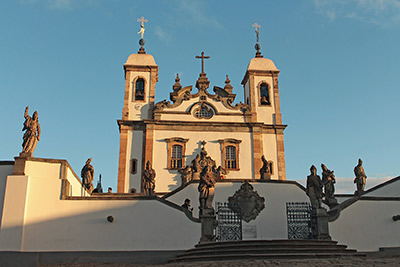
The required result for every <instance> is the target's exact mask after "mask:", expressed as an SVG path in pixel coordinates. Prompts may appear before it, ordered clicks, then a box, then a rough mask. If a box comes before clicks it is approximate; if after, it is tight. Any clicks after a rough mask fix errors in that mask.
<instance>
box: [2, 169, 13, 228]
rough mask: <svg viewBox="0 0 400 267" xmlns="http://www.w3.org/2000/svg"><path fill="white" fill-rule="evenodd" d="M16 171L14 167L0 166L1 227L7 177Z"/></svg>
mask: <svg viewBox="0 0 400 267" xmlns="http://www.w3.org/2000/svg"><path fill="white" fill-rule="evenodd" d="M13 171H14V165H13V164H9V165H0V227H1V218H2V215H3V204H4V193H5V189H6V183H7V176H8V175H10V174H12V173H13Z"/></svg>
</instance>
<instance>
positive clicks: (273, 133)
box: [118, 49, 286, 193]
mask: <svg viewBox="0 0 400 267" xmlns="http://www.w3.org/2000/svg"><path fill="white" fill-rule="evenodd" d="M197 58H200V59H201V60H202V71H201V73H200V75H199V78H198V80H197V81H196V84H195V86H182V85H181V84H180V79H179V76H178V75H177V77H176V79H175V84H174V85H173V86H172V92H171V93H170V101H167V100H163V101H161V102H158V103H155V93H156V85H157V81H158V66H157V64H156V63H155V60H154V58H153V56H151V55H149V54H146V52H145V51H144V49H141V50H139V52H138V53H137V54H132V55H130V56H129V58H128V60H127V61H126V63H125V64H124V69H125V94H124V105H123V110H122V119H121V120H118V125H119V130H120V153H119V169H118V192H119V193H127V192H143V181H142V173H143V170H144V168H145V165H146V163H147V162H148V161H150V162H151V163H152V166H153V168H154V170H155V172H156V174H157V177H156V187H155V192H156V193H165V192H170V191H172V190H174V189H176V188H178V187H180V186H182V185H183V184H184V181H185V180H186V181H187V180H191V179H195V180H196V179H197V178H198V177H195V176H193V175H191V174H190V167H191V166H193V164H195V160H196V157H197V155H199V152H200V150H201V147H202V145H203V146H205V147H206V149H207V152H208V155H209V156H210V157H211V158H212V159H214V160H215V163H216V166H218V167H219V179H260V178H262V177H260V169H261V168H262V167H263V166H265V165H267V167H268V172H269V173H268V176H267V179H273V180H286V174H285V152H284V139H283V132H284V129H285V127H286V125H283V124H282V116H281V112H280V105H279V86H278V75H279V70H278V69H277V68H276V66H275V64H274V63H273V62H272V61H271V60H269V59H267V58H264V57H263V56H262V55H261V54H260V53H259V52H258V53H257V54H256V57H255V58H253V59H251V61H250V63H249V65H248V68H247V70H246V72H245V75H244V78H243V80H242V85H243V90H244V98H245V99H244V103H242V102H240V103H238V104H233V102H234V100H235V97H236V95H235V94H234V92H233V87H232V86H231V85H230V80H229V78H228V76H227V77H226V81H225V86H224V87H218V86H214V87H213V89H212V90H211V88H210V81H209V80H208V78H207V75H206V73H205V72H204V59H206V58H208V57H207V56H204V52H203V53H202V54H201V56H198V57H197ZM211 91H212V92H211ZM263 156H264V158H263V159H262V157H263ZM264 168H265V167H264ZM188 172H189V175H188V174H187V173H188ZM185 173H186V174H185ZM184 176H186V177H185V178H184ZM188 176H189V177H188Z"/></svg>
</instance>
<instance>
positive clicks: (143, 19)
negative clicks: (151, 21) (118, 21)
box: [137, 16, 148, 27]
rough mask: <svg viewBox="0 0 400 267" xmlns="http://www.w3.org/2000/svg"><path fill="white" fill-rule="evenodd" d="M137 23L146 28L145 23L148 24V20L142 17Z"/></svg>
mask: <svg viewBox="0 0 400 267" xmlns="http://www.w3.org/2000/svg"><path fill="white" fill-rule="evenodd" d="M137 21H138V22H141V23H142V25H141V26H142V27H144V23H145V22H146V23H147V22H148V20H147V19H145V18H144V17H143V16H142V17H141V18H138V19H137Z"/></svg>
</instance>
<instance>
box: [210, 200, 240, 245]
mask: <svg viewBox="0 0 400 267" xmlns="http://www.w3.org/2000/svg"><path fill="white" fill-rule="evenodd" d="M216 204H217V205H216V206H217V212H216V214H217V221H218V226H217V237H216V239H217V241H218V242H219V241H232V240H242V216H241V214H240V213H237V212H234V211H233V210H231V209H230V208H229V207H228V203H223V202H217V203H216Z"/></svg>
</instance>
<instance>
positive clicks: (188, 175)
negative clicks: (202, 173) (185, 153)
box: [178, 166, 193, 185]
mask: <svg viewBox="0 0 400 267" xmlns="http://www.w3.org/2000/svg"><path fill="white" fill-rule="evenodd" d="M178 172H179V173H180V174H181V179H182V185H185V184H187V183H189V182H190V181H191V180H192V179H193V176H192V167H190V166H186V167H185V168H183V169H179V170H178Z"/></svg>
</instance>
